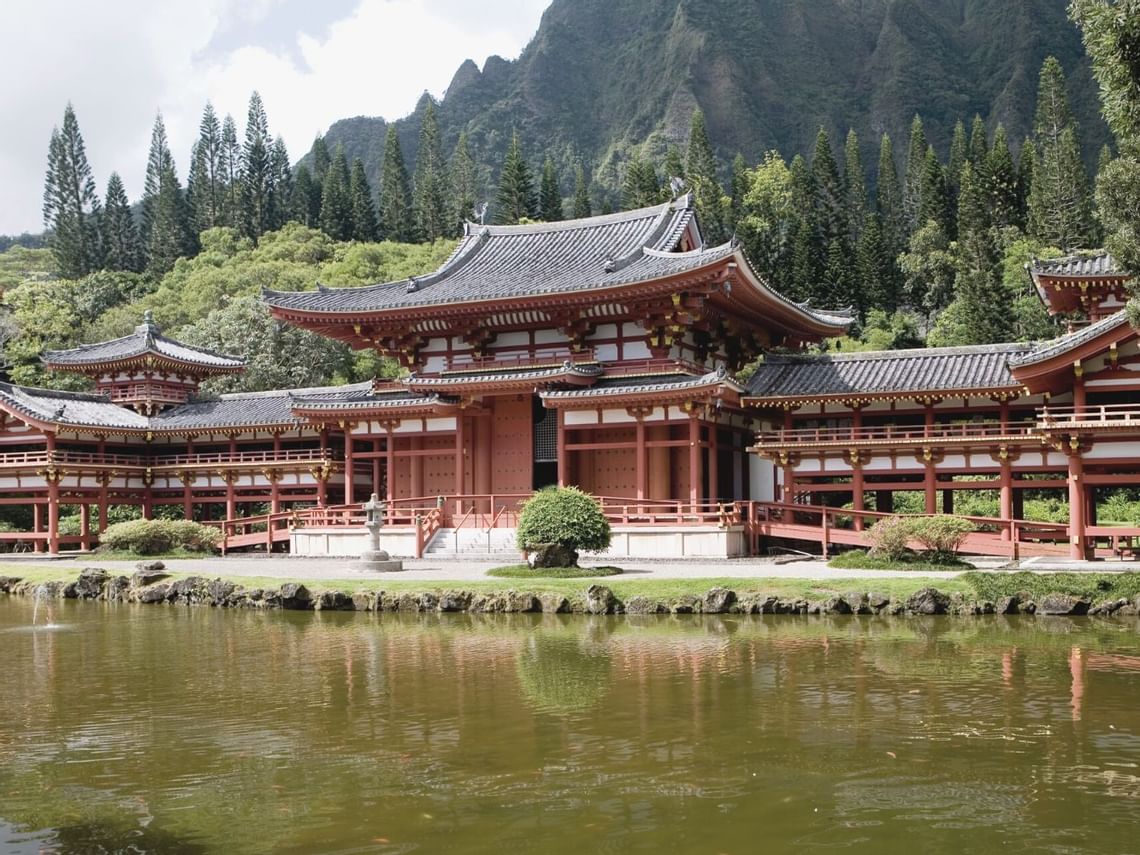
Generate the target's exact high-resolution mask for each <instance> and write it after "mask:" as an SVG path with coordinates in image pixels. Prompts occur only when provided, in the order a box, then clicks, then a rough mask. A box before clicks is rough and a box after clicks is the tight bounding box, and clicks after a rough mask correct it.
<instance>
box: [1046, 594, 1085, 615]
mask: <svg viewBox="0 0 1140 855" xmlns="http://www.w3.org/2000/svg"><path fill="white" fill-rule="evenodd" d="M1037 611H1038V612H1040V613H1041V614H1043V615H1084V614H1088V611H1089V601H1088V600H1087V599H1085V598H1084V597H1077V596H1074V595H1073V594H1048V595H1047V596H1046V597H1045V599H1043V600H1042V601H1041V604H1040V605H1039V606H1038V607H1037Z"/></svg>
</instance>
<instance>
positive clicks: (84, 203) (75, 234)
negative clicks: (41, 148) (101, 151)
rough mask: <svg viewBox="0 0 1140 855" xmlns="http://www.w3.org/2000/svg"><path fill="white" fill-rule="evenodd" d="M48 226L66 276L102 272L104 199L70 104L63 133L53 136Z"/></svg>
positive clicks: (46, 210)
mask: <svg viewBox="0 0 1140 855" xmlns="http://www.w3.org/2000/svg"><path fill="white" fill-rule="evenodd" d="M43 212H44V226H45V228H47V229H48V231H49V232H50V234H49V235H48V246H49V247H51V250H52V255H53V256H54V257H55V261H56V265H57V266H58V267H59V272H60V274H61V275H62V276H64V277H66V278H68V279H78V278H79V277H81V276H85V275H87V274H88V273H90V272H91V271H92V270H95V269H97V268H98V266H99V260H100V255H101V252H100V249H99V231H98V217H99V197H98V196H97V195H96V193H95V179H94V178H93V177H92V175H91V166H90V164H88V162H87V149H86V147H85V146H84V144H83V135H82V134H81V133H80V132H79V122H78V120H77V119H76V118H75V111H74V110H73V109H72V107H71V104H68V105H67V107H66V108H65V109H64V111H63V126H62V128H54V129H52V132H51V144H50V145H49V147H48V165H47V175H46V177H45V179H44V207H43Z"/></svg>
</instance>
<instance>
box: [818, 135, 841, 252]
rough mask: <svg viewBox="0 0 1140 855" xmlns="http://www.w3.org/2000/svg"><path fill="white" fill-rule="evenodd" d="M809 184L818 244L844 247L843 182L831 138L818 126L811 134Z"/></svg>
mask: <svg viewBox="0 0 1140 855" xmlns="http://www.w3.org/2000/svg"><path fill="white" fill-rule="evenodd" d="M811 177H812V185H813V187H814V190H815V201H814V205H813V207H814V210H815V225H816V229H817V231H818V232H819V239H820V241H821V242H822V245H823V246H825V247H828V252H831V249H830V247H831V245H832V244H833V243H837V244H838V248H839V249H840V250H843V249H845V248H846V242H847V234H848V223H847V211H846V204H845V201H846V200H845V198H844V197H845V194H844V192H843V182H842V181H841V180H840V178H839V167H838V166H837V165H836V163H835V156H834V155H833V154H832V153H831V141H830V140H829V139H828V136H827V131H826V130H824V129H823V128H822V127H821V128H820V129H819V133H817V134H816V137H815V152H814V154H813V155H812V159H811Z"/></svg>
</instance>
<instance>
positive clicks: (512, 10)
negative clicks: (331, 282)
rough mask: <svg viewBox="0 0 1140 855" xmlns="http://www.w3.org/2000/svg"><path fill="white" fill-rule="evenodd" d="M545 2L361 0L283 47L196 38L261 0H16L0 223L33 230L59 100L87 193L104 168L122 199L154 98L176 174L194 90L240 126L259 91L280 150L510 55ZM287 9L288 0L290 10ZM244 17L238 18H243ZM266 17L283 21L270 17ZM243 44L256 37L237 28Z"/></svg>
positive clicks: (1, 51) (402, 104)
mask: <svg viewBox="0 0 1140 855" xmlns="http://www.w3.org/2000/svg"><path fill="white" fill-rule="evenodd" d="M549 2H550V0H483V2H480V3H470V2H467V0H361V2H359V4H358V5H357V6H356V8H355V9H354V10H353V11H352V12H351V14H349V15H348V16H347V17H345V18H343V19H342V20H339V21H336V22H334V23H332V24H331V25H330V26H328V27H327V28H324V31H323V32H321V33H320V34H319V35H309V34H306V33H305V32H304V31H303V29H304V28H303V24H302V22H300V21H298V22H297V23H296V25H295V32H296V33H297V36H296V44H295V46H294V47H293V49H291V50H287V51H278V50H273V49H268V48H266V47H262V46H259V45H257V44H254V43H250V44H246V45H244V46H238V47H234V48H231V49H227V50H225V51H224V52H222V53H219V52H218V51H216V50H210V49H209V48H210V46H211V40H212V39H213V38H214V37H215V36H216V35H217V34H218V33H220V32H224V31H226V29H227V28H229V27H230V26H231V25H233V24H234V23H235V22H236V21H241V22H242V24H243V31H246V32H248V31H250V30H251V29H253V30H255V29H256V23H257V22H258V21H263V22H267V21H268V20H269V19H270V17H271V16H273V15H276V14H287V12H286V11H283V10H284V9H285V7H284V6H279V5H277V4H276V3H275V0H259V2H258V3H257V4H256V5H254V4H250V3H247V2H242V0H179V2H173V0H166V2H164V0H105V2H103V3H69V2H64V1H63V0H47V2H38V3H37V2H31V0H17V3H16V7H17V8H15V9H6V10H5V11H6V13H7V14H6V16H5V17H6V18H7V20H9V21H18V22H19V26H15V27H5V28H0V75H2V76H3V79H4V80H5V81H7V85H6V86H5V87H4V88H3V89H2V90H0V111H2V114H3V115H4V116H5V117H6V124H7V126H8V132H7V133H5V134H3V135H0V187H3V188H4V195H3V197H0V198H2V199H3V201H2V202H0V233H10V232H19V231H23V230H31V231H36V230H38V229H39V228H40V216H39V203H40V197H41V193H42V181H43V169H44V158H45V156H46V151H47V141H48V138H49V136H50V134H51V128H52V126H53V125H55V124H57V123H58V122H59V121H60V118H61V116H62V114H63V107H64V105H65V104H66V103H67V102H68V101H69V100H70V101H71V102H72V103H73V104H74V106H75V110H76V114H77V116H78V118H79V123H80V127H81V129H82V130H83V135H84V139H85V141H86V143H87V151H88V157H89V159H90V160H91V164H92V167H93V169H94V170H95V174H96V180H97V182H98V184H99V186H100V190H102V188H103V187H104V186H105V184H106V181H107V177H108V175H109V174H110V173H111V171H113V170H114V171H118V172H119V173H120V174H121V175H122V176H123V180H124V182H125V183H126V185H127V191H128V192H129V193H130V194H131V196H132V198H134V197H136V196H137V195H138V193H139V192H140V191H141V188H142V176H143V172H144V169H145V162H146V150H147V146H148V144H149V139H150V127H151V123H152V122H153V120H154V114H155V111H156V110H159V109H161V110H162V113H163V116H164V118H165V121H166V126H167V132H168V135H169V137H170V141H171V147H172V149H173V150H174V156H175V160H176V162H177V163H178V167H179V170H180V173H181V175H182V177H183V180H185V174H186V169H187V167H188V166H189V163H188V160H189V151H190V146H191V144H192V143H193V141H194V138H195V135H196V133H197V124H198V119H199V117H200V115H201V111H202V107H203V105H204V104H205V102H206V100H207V99H209V100H211V101H213V103H214V106H215V109H217V111H218V112H219V113H220V114H225V113H227V112H229V113H232V114H233V116H234V118H235V120H237V122H238V126H239V129H240V128H241V126H242V125H243V124H244V118H245V111H246V104H247V102H248V99H249V93H250V92H251V91H252V90H254V89H257V90H258V91H259V92H260V93H261V96H262V100H263V101H264V102H265V106H266V110H267V112H268V115H269V123H270V131H271V132H273V133H275V134H281V135H283V136H284V138H285V142H286V144H287V145H288V146H289V150H290V153H291V154H292V155H293V156H294V158H296V157H298V156H299V155H301V154H302V153H303V152H304V151H305V150H307V148H308V146H309V143H310V142H311V141H312V138H313V136H314V134H316V133H318V132H320V131H322V130H324V129H325V128H326V127H327V126H328V125H329V124H330V123H331V122H333V121H335V120H336V119H338V118H343V117H346V116H355V115H380V116H385V117H386V118H397V117H400V116H403V115H405V114H406V113H408V112H409V111H410V110H411V109H412V107H413V106H414V105H415V102H416V100H417V98H418V97H419V95H420V94H421V93H422V92H423V91H424V90H425V89H426V90H428V91H430V92H432V93H433V94H434V95H436V96H439V95H441V94H442V93H443V90H444V89H445V88H446V86H447V84H448V82H450V79H451V75H452V74H453V73H454V71H455V69H456V68H457V67H458V66H459V64H460V63H461V62H462V61H463V60H464V59H467V58H471V59H474V60H475V61H476V62H479V63H481V62H482V60H483V59H484V58H485V57H486V56H488V55H490V54H495V53H498V54H500V55H503V56H507V57H513V56H516V55H517V54H518V52H519V51H520V50H521V48H522V47H523V46H524V44H525V43H526V41H527V40H528V39H529V37H530V36H531V35H532V34H533V33H534V31H535V29H536V28H537V26H538V20H539V17H540V16H541V14H542V11H543V9H544V8H545V7H546V6H547V5H548V4H549ZM294 11H295V10H294ZM251 21H252V22H253V26H252V27H251V24H250V22H251ZM272 23H273V25H274V28H275V29H276V30H280V29H281V27H282V23H283V22H282V21H280V20H273V21H272ZM250 41H251V42H253V41H255V39H250Z"/></svg>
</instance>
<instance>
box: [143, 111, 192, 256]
mask: <svg viewBox="0 0 1140 855" xmlns="http://www.w3.org/2000/svg"><path fill="white" fill-rule="evenodd" d="M195 237H196V235H195V233H194V229H193V226H192V225H191V222H190V206H189V203H188V202H187V200H186V197H185V196H184V194H183V192H182V184H181V182H179V180H178V173H177V170H176V168H175V165H174V156H173V155H172V154H171V153H170V145H169V144H168V143H167V141H166V125H165V124H164V123H163V121H162V114H161V113H160V114H159V115H158V116H156V117H155V120H154V129H153V130H152V132H151V138H150V153H149V155H148V156H147V167H146V183H145V187H144V191H143V198H142V229H141V230H140V241H139V242H140V245H141V246H142V247H143V251H144V253H145V255H146V269H147V270H148V271H150V272H151V273H153V274H157V275H162V274H163V273H166V272H167V271H168V270H170V268H172V267H173V266H174V262H175V261H176V260H177V259H179V258H181V257H182V256H187V255H192V254H193V253H194V251H195V249H196V246H195V243H196V241H195Z"/></svg>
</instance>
